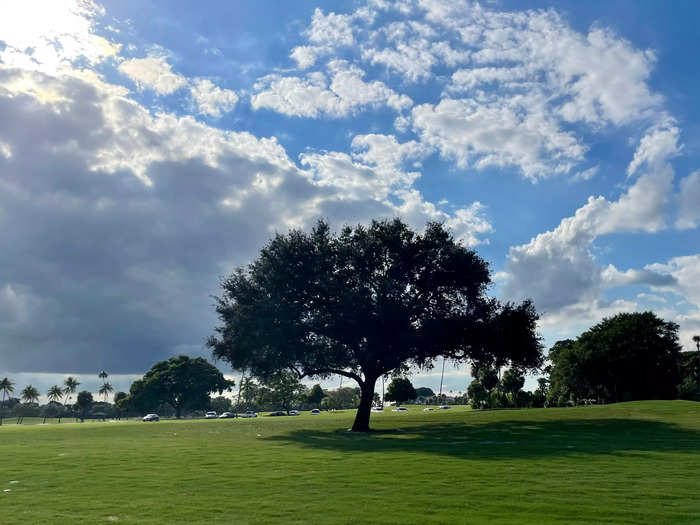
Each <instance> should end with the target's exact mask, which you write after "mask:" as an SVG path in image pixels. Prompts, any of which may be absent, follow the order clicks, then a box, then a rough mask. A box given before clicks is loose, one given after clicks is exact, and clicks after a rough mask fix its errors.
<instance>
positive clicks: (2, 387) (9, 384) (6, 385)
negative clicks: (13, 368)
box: [0, 377, 15, 407]
mask: <svg viewBox="0 0 700 525" xmlns="http://www.w3.org/2000/svg"><path fill="white" fill-rule="evenodd" d="M14 391H15V383H14V381H11V380H10V379H9V378H8V377H3V378H2V381H0V392H2V406H3V407H4V406H5V397H6V396H8V395H10V394H12V393H13V392H14Z"/></svg>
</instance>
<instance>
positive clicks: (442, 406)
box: [438, 405, 452, 410]
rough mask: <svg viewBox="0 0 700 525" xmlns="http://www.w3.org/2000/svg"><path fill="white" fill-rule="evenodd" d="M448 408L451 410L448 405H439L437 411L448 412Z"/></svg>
mask: <svg viewBox="0 0 700 525" xmlns="http://www.w3.org/2000/svg"><path fill="white" fill-rule="evenodd" d="M450 408H452V407H451V406H449V405H440V406H439V407H438V410H449V409H450Z"/></svg>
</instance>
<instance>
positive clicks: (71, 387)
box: [63, 376, 80, 405]
mask: <svg viewBox="0 0 700 525" xmlns="http://www.w3.org/2000/svg"><path fill="white" fill-rule="evenodd" d="M79 385H80V383H79V382H78V380H77V379H76V378H75V377H72V376H68V377H66V379H65V381H63V394H64V395H65V396H66V402H65V403H63V404H64V405H67V404H68V401H70V396H71V395H73V394H75V391H76V390H78V386H79Z"/></svg>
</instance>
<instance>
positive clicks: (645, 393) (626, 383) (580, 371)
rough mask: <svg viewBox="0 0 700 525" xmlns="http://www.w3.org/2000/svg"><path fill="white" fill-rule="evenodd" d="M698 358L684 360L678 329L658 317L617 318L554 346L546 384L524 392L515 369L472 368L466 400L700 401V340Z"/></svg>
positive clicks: (499, 404)
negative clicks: (532, 390) (501, 371)
mask: <svg viewBox="0 0 700 525" xmlns="http://www.w3.org/2000/svg"><path fill="white" fill-rule="evenodd" d="M693 342H694V343H695V345H696V347H697V350H696V351H691V352H682V351H681V345H680V344H679V340H678V325H677V324H676V323H672V322H667V321H664V320H663V319H661V318H659V317H658V316H656V314H654V313H653V312H637V313H620V314H617V315H615V316H613V317H610V318H606V319H604V320H603V321H602V322H600V323H598V324H596V325H595V326H593V327H591V328H590V329H588V330H586V331H585V332H583V333H582V334H581V335H580V336H578V337H577V338H576V339H565V340H562V341H557V342H556V343H555V344H554V345H553V346H552V348H551V349H550V351H549V354H548V361H549V364H548V366H546V367H545V368H544V371H545V374H546V375H545V376H544V377H541V378H539V379H538V388H537V389H536V390H535V391H534V392H524V391H523V390H522V387H523V384H524V374H523V373H522V371H520V370H518V369H516V368H511V369H508V370H506V371H505V372H504V373H503V374H502V375H501V373H500V370H498V369H496V368H492V367H479V366H475V367H473V368H472V376H473V377H474V380H473V381H472V382H471V383H470V385H469V388H468V397H469V400H470V403H471V405H472V407H474V408H506V407H529V406H533V407H542V406H566V405H578V404H599V403H615V402H620V401H632V400H640V399H674V398H681V399H689V400H699V401H700V336H694V337H693Z"/></svg>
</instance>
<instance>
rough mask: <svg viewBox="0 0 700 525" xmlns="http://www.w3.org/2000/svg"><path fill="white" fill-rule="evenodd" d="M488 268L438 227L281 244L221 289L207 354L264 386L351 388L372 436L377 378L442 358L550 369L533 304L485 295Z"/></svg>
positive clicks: (378, 229)
mask: <svg viewBox="0 0 700 525" xmlns="http://www.w3.org/2000/svg"><path fill="white" fill-rule="evenodd" d="M489 283H490V278H489V269H488V265H487V264H486V262H484V261H483V260H482V259H481V258H480V257H479V256H478V255H477V254H476V253H475V252H474V251H472V250H470V249H468V248H466V247H464V246H463V245H462V244H461V243H459V242H457V241H455V240H454V239H453V238H452V236H451V234H450V233H449V232H448V231H447V229H446V228H445V227H444V226H443V225H441V224H437V223H430V224H428V225H427V227H426V229H425V232H424V233H423V234H416V233H414V232H413V231H411V230H410V229H409V228H408V226H406V224H404V223H403V222H402V221H401V220H399V219H395V220H391V221H373V222H372V224H371V225H370V226H368V227H365V226H357V227H355V228H351V227H345V228H344V229H343V230H342V231H341V232H340V233H339V234H337V235H336V234H333V233H332V232H331V230H330V228H329V226H328V225H327V224H326V223H325V222H323V221H319V222H318V224H317V225H316V227H315V228H314V229H313V230H312V231H311V233H305V232H302V231H299V230H294V231H291V232H289V233H288V234H286V235H282V234H278V235H276V236H275V237H274V238H273V239H272V240H271V241H270V242H269V243H268V244H267V245H266V246H265V247H264V248H263V249H262V251H261V252H260V255H259V257H258V258H257V259H256V260H255V261H253V262H252V263H251V264H250V265H249V266H247V267H245V268H239V269H238V270H237V271H235V272H234V273H233V274H232V275H231V276H230V277H228V278H227V279H226V280H225V281H224V282H223V283H222V288H223V294H222V295H221V296H220V297H218V298H217V303H216V310H217V313H218V315H219V319H220V321H221V324H220V326H219V327H218V328H217V329H216V332H217V333H216V335H215V336H212V337H211V338H210V339H209V341H208V344H209V346H210V347H211V349H212V351H213V354H214V356H215V357H217V358H221V359H224V360H226V361H228V362H229V363H230V364H231V365H232V367H233V368H235V369H238V370H241V369H246V370H250V371H251V372H252V373H253V375H256V376H258V377H262V378H264V377H267V376H270V375H273V374H276V373H278V372H279V371H281V370H289V371H292V372H295V373H296V374H297V375H298V376H299V377H300V378H301V377H304V376H310V377H317V378H325V377H329V376H330V375H333V374H338V375H341V376H344V377H348V378H351V379H353V380H355V381H356V382H357V384H358V385H359V387H360V390H361V399H360V405H359V408H358V411H357V415H356V417H355V422H354V423H353V427H352V429H353V430H355V431H367V430H369V418H370V409H371V404H372V398H373V396H374V387H375V383H376V381H377V379H378V378H379V377H381V376H383V375H385V374H390V373H400V372H401V371H405V370H406V369H407V368H408V367H409V366H412V365H414V366H418V367H429V366H431V365H432V362H433V361H434V359H435V358H437V357H438V356H447V357H450V358H454V359H457V360H476V361H479V362H482V361H484V362H493V363H497V364H499V365H500V364H505V363H509V364H513V365H515V366H519V367H523V368H532V367H538V366H539V365H540V364H541V353H542V351H541V344H540V340H539V338H538V336H537V334H536V333H535V323H536V320H537V315H536V313H535V310H534V308H533V306H532V304H531V303H529V302H525V303H523V304H521V305H512V304H506V305H501V304H499V303H498V302H497V301H495V300H494V299H491V298H489V297H487V296H486V290H487V287H488V285H489Z"/></svg>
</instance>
